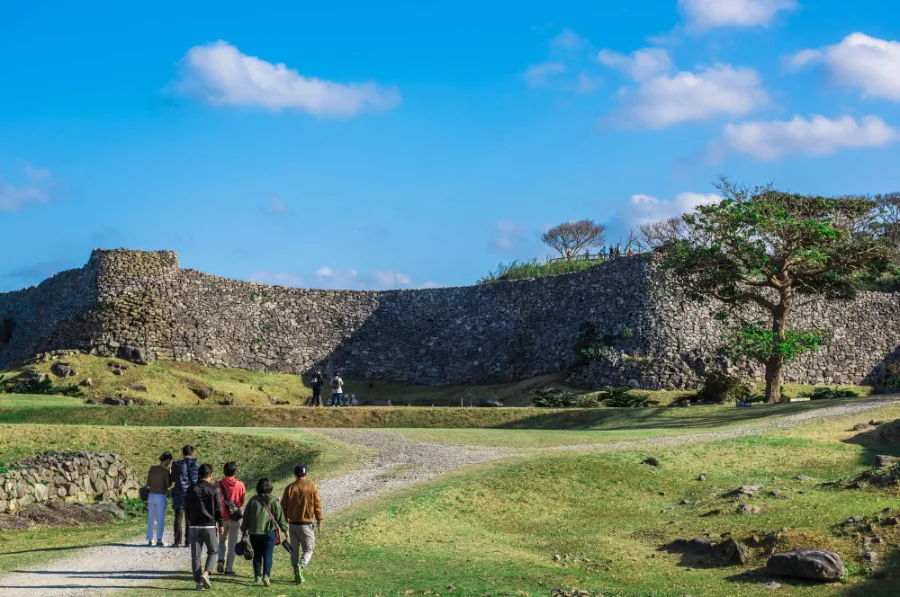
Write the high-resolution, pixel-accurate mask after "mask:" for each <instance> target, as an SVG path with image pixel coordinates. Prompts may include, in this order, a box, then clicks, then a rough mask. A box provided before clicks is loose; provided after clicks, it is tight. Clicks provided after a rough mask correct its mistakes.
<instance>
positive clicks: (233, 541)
mask: <svg viewBox="0 0 900 597" xmlns="http://www.w3.org/2000/svg"><path fill="white" fill-rule="evenodd" d="M222 472H223V473H225V476H224V477H222V478H221V479H219V481H218V482H217V483H216V488H217V489H218V490H219V494H220V495H221V496H222V519H223V520H224V524H223V526H224V527H225V534H223V535H222V536H221V537H220V538H219V563H218V565H217V566H216V571H217V572H218V573H219V574H224V575H225V576H235V573H234V555H235V554H234V547H235V545H237V540H238V534H239V533H240V531H241V521H240V518H238V519H237V520H235V519H234V518H232V517H231V510H232V508H236V509H237V511H238V512H241V513H243V508H244V498H245V496H246V495H247V489H246V488H245V487H244V484H243V483H242V482H241V481H238V480H237V479H236V478H235V475H237V464H235V463H234V462H226V463H225V468H224V470H223V471H222Z"/></svg>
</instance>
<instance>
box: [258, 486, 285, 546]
mask: <svg viewBox="0 0 900 597" xmlns="http://www.w3.org/2000/svg"><path fill="white" fill-rule="evenodd" d="M256 499H257V501H259V505H260V506H262V507H263V508H264V509H265V511H266V513H267V514H268V515H269V518H271V519H272V522H274V523H275V543H281V546H282V547H283V548H284V550H285V551H286V552H288V553H294V548H293V547H291V542H290V541H288V540H287V539H284V540H282V539H281V530H280V529H279V527H278V521H277V520H275V516H273V515H272V511H271V510H269V507H268V506H267V505H266V503H265V502H264V501H262V500H261V499H260V498H256Z"/></svg>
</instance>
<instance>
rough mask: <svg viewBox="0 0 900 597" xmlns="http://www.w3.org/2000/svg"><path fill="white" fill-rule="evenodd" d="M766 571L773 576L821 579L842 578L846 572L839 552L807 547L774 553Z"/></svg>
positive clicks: (832, 579)
mask: <svg viewBox="0 0 900 597" xmlns="http://www.w3.org/2000/svg"><path fill="white" fill-rule="evenodd" d="M766 571H767V572H768V573H769V574H771V575H772V576H783V577H786V578H801V579H804V580H821V581H835V580H840V579H841V578H843V577H844V572H845V571H844V563H843V562H842V561H841V558H840V556H839V555H838V554H836V553H834V552H833V551H825V550H822V549H807V548H797V549H794V550H791V551H786V552H781V553H776V554H773V555H772V557H770V558H769V561H768V562H766Z"/></svg>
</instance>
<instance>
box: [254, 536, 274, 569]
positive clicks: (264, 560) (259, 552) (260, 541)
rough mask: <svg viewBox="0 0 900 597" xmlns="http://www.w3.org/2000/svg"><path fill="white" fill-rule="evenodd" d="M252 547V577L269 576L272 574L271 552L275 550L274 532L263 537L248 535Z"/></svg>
mask: <svg viewBox="0 0 900 597" xmlns="http://www.w3.org/2000/svg"><path fill="white" fill-rule="evenodd" d="M250 545H251V547H253V575H254V576H257V577H260V576H269V575H271V574H272V551H273V550H274V549H275V531H269V532H268V533H266V534H265V535H250Z"/></svg>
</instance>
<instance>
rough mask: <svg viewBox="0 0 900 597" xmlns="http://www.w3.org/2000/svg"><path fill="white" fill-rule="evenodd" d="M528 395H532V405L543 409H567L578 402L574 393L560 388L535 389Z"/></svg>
mask: <svg viewBox="0 0 900 597" xmlns="http://www.w3.org/2000/svg"><path fill="white" fill-rule="evenodd" d="M528 393H529V394H530V395H531V403H532V404H534V405H535V406H537V407H541V408H567V407H570V406H573V405H574V404H575V403H576V401H577V400H578V397H577V396H576V395H575V393H574V392H570V391H569V390H562V389H560V388H545V389H542V390H538V389H534V390H530V391H529V392H528Z"/></svg>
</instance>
